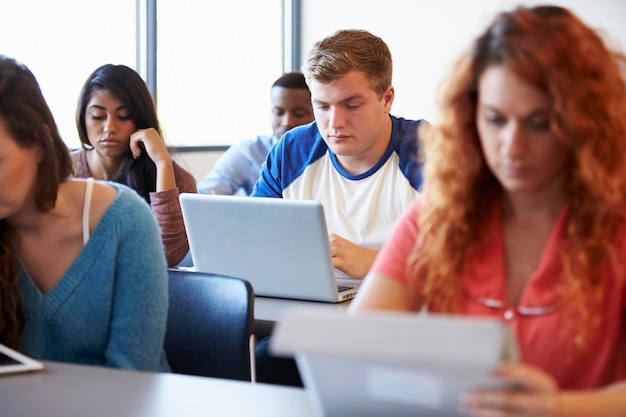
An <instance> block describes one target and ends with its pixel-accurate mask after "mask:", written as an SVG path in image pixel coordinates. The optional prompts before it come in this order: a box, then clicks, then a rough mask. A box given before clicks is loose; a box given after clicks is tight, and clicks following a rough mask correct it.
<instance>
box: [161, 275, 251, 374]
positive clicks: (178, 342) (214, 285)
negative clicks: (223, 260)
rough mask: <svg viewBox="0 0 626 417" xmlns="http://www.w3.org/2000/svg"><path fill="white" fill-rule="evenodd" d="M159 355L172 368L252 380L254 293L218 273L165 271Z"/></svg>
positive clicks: (248, 284) (177, 370) (245, 283)
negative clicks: (165, 315) (166, 298)
mask: <svg viewBox="0 0 626 417" xmlns="http://www.w3.org/2000/svg"><path fill="white" fill-rule="evenodd" d="M168 274H169V314H168V318H167V329H166V333H165V353H166V355H167V359H168V361H169V364H170V366H171V368H172V372H175V373H181V374H188V375H199V376H210V377H217V378H229V379H237V380H243V381H254V371H253V369H254V359H253V356H251V355H252V354H253V352H254V347H253V340H254V339H253V327H254V292H253V290H252V286H251V285H250V283H249V282H247V281H245V280H242V279H238V278H232V277H228V276H224V275H216V274H208V273H201V272H193V271H188V270H181V269H169V270H168Z"/></svg>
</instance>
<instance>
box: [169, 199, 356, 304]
mask: <svg viewBox="0 0 626 417" xmlns="http://www.w3.org/2000/svg"><path fill="white" fill-rule="evenodd" d="M180 205H181V209H182V212H183V219H184V222H185V227H186V229H187V237H188V239H189V247H190V251H191V257H192V259H193V264H194V269H195V270H196V271H200V272H210V273H217V274H223V275H230V276H233V277H237V278H242V279H245V280H247V281H248V282H250V284H252V287H253V289H254V293H255V295H260V296H267V297H279V298H290V299H299V300H309V301H324V302H332V303H336V302H341V301H345V300H348V299H350V298H352V297H354V295H355V293H356V290H357V287H358V284H355V282H356V280H343V279H342V280H339V281H338V280H337V278H336V276H335V271H334V269H333V264H332V259H331V256H330V244H329V242H328V232H327V229H326V222H325V218H324V209H323V207H322V205H321V203H319V202H317V201H310V200H306V201H305V200H288V199H280V198H261V197H240V196H219V195H208V194H188V193H182V194H180ZM350 281H355V282H350Z"/></svg>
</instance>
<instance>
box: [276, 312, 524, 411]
mask: <svg viewBox="0 0 626 417" xmlns="http://www.w3.org/2000/svg"><path fill="white" fill-rule="evenodd" d="M272 334H273V337H272V342H271V344H270V349H271V351H273V352H274V353H276V354H288V355H289V354H292V355H294V356H295V359H296V362H297V365H298V370H299V371H300V375H301V376H302V381H303V383H304V386H305V388H306V391H307V393H308V394H309V396H310V398H311V404H313V406H314V408H315V410H316V415H317V416H319V417H322V416H323V417H337V416H341V417H380V416H385V415H387V416H403V417H404V416H422V415H423V416H429V417H461V416H462V415H461V413H460V412H459V410H458V404H459V399H460V397H461V396H462V395H463V393H464V392H467V391H472V390H475V389H479V388H494V389H501V388H508V384H506V383H503V382H502V381H500V380H498V379H496V378H494V377H493V376H492V371H493V370H494V369H496V368H497V367H499V366H500V365H502V364H504V363H512V362H516V361H517V359H518V352H517V345H516V343H515V340H514V336H513V334H512V333H511V331H510V329H509V328H508V326H506V325H505V324H504V323H503V322H502V321H501V320H496V319H488V318H479V317H466V316H452V315H445V316H444V315H434V314H415V313H401V312H371V313H362V314H358V315H348V314H346V312H345V311H341V310H333V311H321V310H319V309H318V310H310V311H305V310H295V309H294V310H291V311H290V313H289V314H287V315H286V316H285V317H284V318H283V320H282V321H281V322H280V323H277V326H276V328H275V329H274V332H273V333H272Z"/></svg>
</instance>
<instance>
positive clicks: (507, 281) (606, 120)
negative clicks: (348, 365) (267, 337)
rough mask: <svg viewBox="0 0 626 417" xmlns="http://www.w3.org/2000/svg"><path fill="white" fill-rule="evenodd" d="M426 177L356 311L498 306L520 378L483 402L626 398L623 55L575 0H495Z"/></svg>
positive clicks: (564, 410)
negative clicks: (507, 4) (568, 1)
mask: <svg viewBox="0 0 626 417" xmlns="http://www.w3.org/2000/svg"><path fill="white" fill-rule="evenodd" d="M441 91H442V94H441V96H440V110H441V113H440V118H439V121H438V122H436V123H434V124H433V125H432V127H431V128H430V129H429V131H428V132H426V135H425V138H424V156H425V160H426V162H425V166H424V177H425V191H424V193H423V195H422V197H421V199H420V200H419V201H417V202H416V203H415V204H414V205H413V206H412V208H411V209H410V210H409V211H407V213H406V214H405V215H404V216H403V218H402V219H401V220H400V221H399V222H398V224H397V225H396V228H395V231H394V233H393V234H392V236H390V238H389V239H388V241H387V242H386V244H385V246H384V248H383V250H382V251H381V252H380V253H379V255H378V257H377V260H376V262H375V264H374V265H373V267H372V269H371V270H370V273H369V275H368V277H367V278H366V279H365V282H364V283H363V286H362V288H361V290H360V291H359V294H358V295H357V298H356V299H355V300H354V302H353V303H352V305H351V312H359V311H365V310H409V311H417V310H420V309H422V308H425V309H427V310H428V311H430V312H433V313H453V314H464V315H474V316H490V317H501V318H502V319H503V320H505V321H506V322H507V323H509V325H510V326H511V328H512V329H513V330H514V331H515V333H516V335H517V338H518V342H519V346H520V350H521V363H520V364H515V365H510V366H507V367H504V368H502V369H500V370H498V371H497V375H498V376H500V377H501V378H504V379H506V380H509V381H512V382H514V383H516V385H517V386H518V387H520V388H521V389H518V390H515V391H488V390H484V391H478V392H473V393H468V395H467V396H466V397H464V398H463V400H462V402H461V408H462V410H464V412H466V413H467V414H469V415H473V416H485V417H486V416H495V415H497V416H518V415H533V416H599V415H602V416H612V415H624V414H625V413H626V277H625V275H626V256H625V255H626V57H625V56H624V54H623V53H620V52H617V51H614V50H612V49H610V48H609V47H607V46H606V44H605V42H604V41H603V40H602V39H601V37H600V36H599V35H598V33H597V32H596V31H594V30H593V29H591V28H590V27H588V26H587V25H585V24H584V23H583V22H582V21H581V20H580V19H579V18H577V17H576V16H575V15H574V14H572V13H571V12H570V11H569V10H567V9H564V8H561V7H554V6H537V7H532V8H527V7H518V8H516V9H514V10H513V11H511V12H505V13H501V14H499V15H498V16H497V17H496V19H495V20H494V21H493V23H492V24H491V25H490V26H489V27H488V29H487V30H486V31H485V32H484V34H482V35H481V36H480V37H479V38H478V39H477V40H476V41H475V42H474V43H473V45H472V47H471V48H470V50H469V51H468V52H467V53H465V54H464V55H462V57H461V58H460V59H459V61H458V62H457V65H455V66H454V72H453V73H452V74H451V76H450V77H449V78H448V80H447V82H446V83H445V84H444V85H443V86H442V90H441Z"/></svg>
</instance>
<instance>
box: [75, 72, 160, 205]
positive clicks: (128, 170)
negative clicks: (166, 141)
mask: <svg viewBox="0 0 626 417" xmlns="http://www.w3.org/2000/svg"><path fill="white" fill-rule="evenodd" d="M96 90H107V91H108V92H110V93H111V94H112V95H114V96H115V97H116V98H117V99H118V100H120V101H121V102H122V104H123V105H124V106H125V107H126V108H127V109H128V114H129V116H130V118H131V119H132V121H133V122H134V123H135V126H136V127H137V129H147V128H150V127H151V128H154V129H155V130H156V131H157V132H159V135H161V137H162V133H161V126H160V124H159V119H158V117H157V112H156V107H155V105H154V101H153V99H152V96H151V95H150V91H148V87H147V86H146V83H145V82H144V81H143V79H142V78H141V77H140V76H139V74H137V72H135V71H134V70H133V69H131V68H129V67H127V66H125V65H112V64H106V65H103V66H101V67H99V68H98V69H96V70H95V71H94V72H93V73H91V75H89V77H88V78H87V81H85V84H84V85H83V88H82V90H81V92H80V96H79V99H78V106H77V108H76V127H77V129H78V136H79V137H80V141H81V144H82V147H83V148H84V149H93V145H92V144H91V142H89V138H88V137H87V127H86V124H85V110H86V108H87V104H88V103H89V100H90V99H91V96H92V94H93V92H94V91H96ZM109 179H110V180H111V181H115V182H119V183H121V184H125V185H128V186H129V187H131V188H132V189H134V190H135V191H137V192H138V193H139V194H140V195H141V196H142V197H143V198H144V199H145V200H146V201H147V202H148V203H150V193H151V192H154V191H155V190H156V165H155V164H154V162H153V161H152V160H151V159H150V157H149V156H148V155H147V153H146V152H142V153H141V156H140V157H139V158H137V159H135V158H133V156H132V153H131V151H130V148H129V149H128V152H127V157H126V158H125V159H124V160H123V162H122V163H121V164H120V166H119V168H118V169H117V171H116V172H114V173H113V174H112V176H111V178H109Z"/></svg>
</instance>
